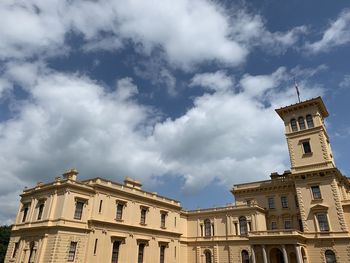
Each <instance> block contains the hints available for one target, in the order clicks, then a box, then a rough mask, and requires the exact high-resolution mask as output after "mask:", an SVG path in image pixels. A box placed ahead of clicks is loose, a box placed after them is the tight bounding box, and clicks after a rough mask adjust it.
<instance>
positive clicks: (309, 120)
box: [306, 114, 314, 128]
mask: <svg viewBox="0 0 350 263" xmlns="http://www.w3.org/2000/svg"><path fill="white" fill-rule="evenodd" d="M306 123H307V127H308V128H313V127H314V121H313V119H312V116H311V114H308V115H306Z"/></svg>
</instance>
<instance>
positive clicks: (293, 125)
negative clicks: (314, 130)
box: [290, 118, 298, 132]
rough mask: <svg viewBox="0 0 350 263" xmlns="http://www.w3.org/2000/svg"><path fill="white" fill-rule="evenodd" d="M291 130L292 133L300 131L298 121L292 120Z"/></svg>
mask: <svg viewBox="0 0 350 263" xmlns="http://www.w3.org/2000/svg"><path fill="white" fill-rule="evenodd" d="M290 128H291V131H292V132H297V131H298V124H297V120H296V119H295V118H292V119H291V120H290Z"/></svg>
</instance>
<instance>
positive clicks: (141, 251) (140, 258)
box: [137, 243, 145, 263]
mask: <svg viewBox="0 0 350 263" xmlns="http://www.w3.org/2000/svg"><path fill="white" fill-rule="evenodd" d="M144 250H145V244H143V243H141V244H139V254H138V257H137V263H143V254H144Z"/></svg>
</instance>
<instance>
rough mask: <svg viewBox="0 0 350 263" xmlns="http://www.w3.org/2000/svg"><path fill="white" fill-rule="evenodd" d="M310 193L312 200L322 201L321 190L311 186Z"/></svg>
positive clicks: (316, 186)
mask: <svg viewBox="0 0 350 263" xmlns="http://www.w3.org/2000/svg"><path fill="white" fill-rule="evenodd" d="M311 191H312V197H313V198H314V199H322V195H321V190H320V187H319V186H318V185H315V186H311Z"/></svg>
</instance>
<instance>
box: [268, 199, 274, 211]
mask: <svg viewBox="0 0 350 263" xmlns="http://www.w3.org/2000/svg"><path fill="white" fill-rule="evenodd" d="M267 202H268V204H269V209H275V208H276V207H275V198H273V197H269V198H268V199H267Z"/></svg>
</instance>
